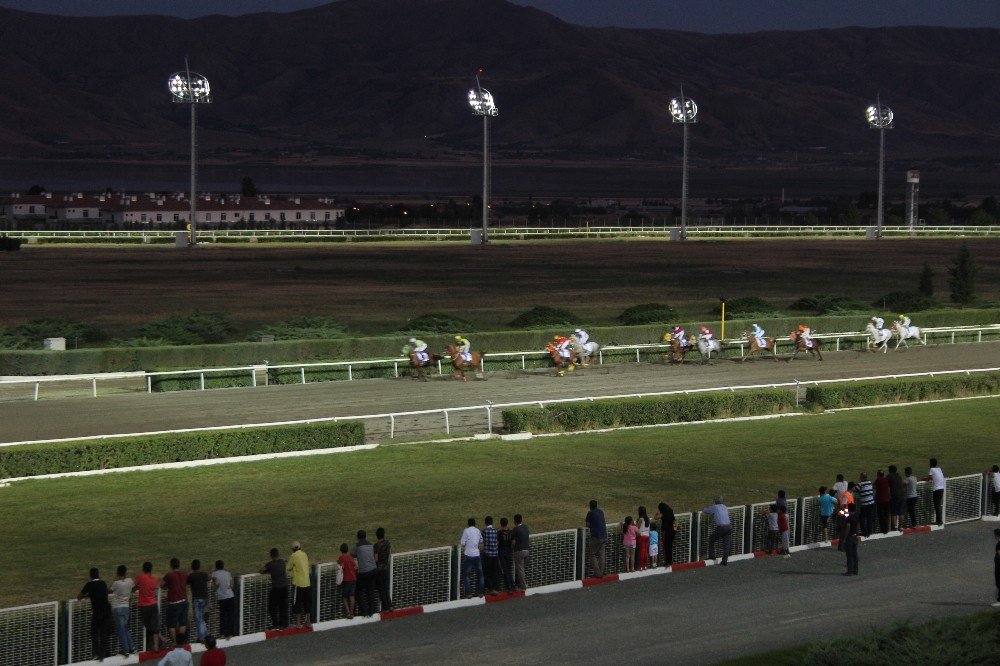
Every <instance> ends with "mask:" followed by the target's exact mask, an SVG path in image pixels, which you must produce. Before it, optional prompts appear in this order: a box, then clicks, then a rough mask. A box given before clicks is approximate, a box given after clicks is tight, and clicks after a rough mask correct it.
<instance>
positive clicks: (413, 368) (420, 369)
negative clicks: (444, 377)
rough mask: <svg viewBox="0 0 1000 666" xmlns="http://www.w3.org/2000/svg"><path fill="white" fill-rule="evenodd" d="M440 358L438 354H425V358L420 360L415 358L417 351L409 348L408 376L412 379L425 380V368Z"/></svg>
mask: <svg viewBox="0 0 1000 666" xmlns="http://www.w3.org/2000/svg"><path fill="white" fill-rule="evenodd" d="M440 360H441V356H440V355H438V354H427V360H426V361H421V360H419V359H418V358H417V352H415V351H413V350H410V376H411V377H413V378H414V379H419V380H421V381H425V382H426V381H427V368H429V367H432V366H433V365H434V364H435V363H437V362H438V361H440Z"/></svg>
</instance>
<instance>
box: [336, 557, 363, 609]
mask: <svg viewBox="0 0 1000 666" xmlns="http://www.w3.org/2000/svg"><path fill="white" fill-rule="evenodd" d="M337 565H338V566H339V567H340V598H341V599H343V600H344V614H345V615H346V616H347V619H348V620H353V619H354V591H355V589H356V588H357V582H358V563H357V562H356V561H355V560H354V558H353V557H351V553H350V552H349V549H348V547H347V544H346V543H342V544H340V557H338V558H337Z"/></svg>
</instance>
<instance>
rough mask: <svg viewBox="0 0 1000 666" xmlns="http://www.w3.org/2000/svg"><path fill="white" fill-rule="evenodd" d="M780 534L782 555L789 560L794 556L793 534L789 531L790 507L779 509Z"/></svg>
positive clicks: (780, 507)
mask: <svg viewBox="0 0 1000 666" xmlns="http://www.w3.org/2000/svg"><path fill="white" fill-rule="evenodd" d="M778 533H779V534H780V535H781V554H782V555H783V556H784V557H785V559H786V560H787V559H788V558H789V557H791V556H792V533H791V530H789V529H788V507H787V506H779V507H778Z"/></svg>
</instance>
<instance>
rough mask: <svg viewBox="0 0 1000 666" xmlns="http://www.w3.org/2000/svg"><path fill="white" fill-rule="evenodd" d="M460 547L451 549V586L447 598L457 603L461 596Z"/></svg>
mask: <svg viewBox="0 0 1000 666" xmlns="http://www.w3.org/2000/svg"><path fill="white" fill-rule="evenodd" d="M461 548H462V547H461V546H452V547H451V581H450V582H451V585H450V588H451V590H450V592H451V593H450V594H449V595H448V598H449V599H451V600H452V601H457V600H458V599H460V598H461V596H462V583H461V578H462V552H461Z"/></svg>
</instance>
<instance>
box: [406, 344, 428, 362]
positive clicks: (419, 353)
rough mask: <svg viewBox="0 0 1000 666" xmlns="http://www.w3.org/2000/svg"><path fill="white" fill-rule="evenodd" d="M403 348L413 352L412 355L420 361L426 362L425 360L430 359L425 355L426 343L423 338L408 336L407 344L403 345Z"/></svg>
mask: <svg viewBox="0 0 1000 666" xmlns="http://www.w3.org/2000/svg"><path fill="white" fill-rule="evenodd" d="M403 349H404V350H407V349H408V350H409V351H411V352H413V354H414V356H416V357H417V360H418V361H420V362H421V363H426V362H427V361H429V360H430V357H429V356H428V355H427V343H426V342H424V341H423V340H417V339H416V338H410V339H409V340H407V345H406V347H403Z"/></svg>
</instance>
